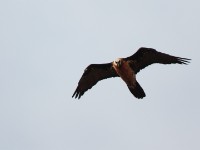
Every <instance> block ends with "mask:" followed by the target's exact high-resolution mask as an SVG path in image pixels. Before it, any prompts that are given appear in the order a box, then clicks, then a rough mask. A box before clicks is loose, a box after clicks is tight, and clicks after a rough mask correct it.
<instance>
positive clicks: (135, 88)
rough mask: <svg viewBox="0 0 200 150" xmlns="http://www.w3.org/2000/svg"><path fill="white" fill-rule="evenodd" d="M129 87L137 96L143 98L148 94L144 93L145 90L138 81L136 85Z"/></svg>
mask: <svg viewBox="0 0 200 150" xmlns="http://www.w3.org/2000/svg"><path fill="white" fill-rule="evenodd" d="M128 89H129V90H130V92H131V93H132V94H133V95H134V96H135V97H136V98H139V99H141V98H143V97H145V96H146V94H145V93H144V90H143V89H142V87H141V86H140V84H139V83H138V82H137V81H136V85H135V86H128Z"/></svg>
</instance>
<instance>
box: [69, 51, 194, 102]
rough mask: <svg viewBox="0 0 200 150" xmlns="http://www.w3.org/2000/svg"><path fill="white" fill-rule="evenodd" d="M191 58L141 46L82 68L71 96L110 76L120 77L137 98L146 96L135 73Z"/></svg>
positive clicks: (183, 61) (81, 93)
mask: <svg viewBox="0 0 200 150" xmlns="http://www.w3.org/2000/svg"><path fill="white" fill-rule="evenodd" d="M190 60H191V59H188V58H181V57H176V56H172V55H169V54H165V53H162V52H159V51H157V50H155V49H153V48H146V47H141V48H139V49H138V50H137V51H136V53H134V54H133V55H131V56H129V57H126V58H117V59H116V60H114V61H112V62H110V63H103V64H90V65H89V66H87V67H86V69H85V70H84V73H83V75H82V77H81V78H80V80H79V82H78V86H77V88H76V90H75V91H74V93H73V95H72V98H73V97H75V98H78V99H80V98H81V96H83V95H84V93H85V92H86V91H87V90H89V89H91V88H92V87H93V86H94V85H96V84H97V82H98V81H101V80H103V79H107V78H111V77H121V79H122V80H123V81H124V82H125V83H126V85H127V87H128V89H129V91H130V92H131V93H132V94H133V96H135V97H136V98H138V99H142V98H144V97H145V96H146V94H145V92H144V90H143V88H142V87H141V86H140V84H139V83H138V82H137V80H136V75H137V73H139V72H140V71H141V70H142V69H144V68H145V67H147V66H149V65H151V64H155V63H159V64H185V65H187V64H189V63H190Z"/></svg>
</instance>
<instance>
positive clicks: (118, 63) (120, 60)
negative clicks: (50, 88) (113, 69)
mask: <svg viewBox="0 0 200 150" xmlns="http://www.w3.org/2000/svg"><path fill="white" fill-rule="evenodd" d="M122 61H123V60H122V59H121V58H118V59H116V60H115V61H114V65H115V66H117V67H121V65H122Z"/></svg>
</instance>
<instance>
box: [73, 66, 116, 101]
mask: <svg viewBox="0 0 200 150" xmlns="http://www.w3.org/2000/svg"><path fill="white" fill-rule="evenodd" d="M110 77H118V74H117V73H116V72H115V70H114V68H113V67H112V63H106V64H91V65H89V66H88V67H87V68H86V69H85V71H84V73H83V75H82V77H81V79H80V80H79V82H78V86H77V88H76V90H75V92H74V94H73V95H72V97H74V96H75V98H77V97H78V99H79V98H80V97H81V96H82V95H83V94H84V93H85V92H86V91H87V90H88V89H91V88H92V87H93V86H94V85H95V84H96V83H97V82H98V81H100V80H103V79H107V78H110Z"/></svg>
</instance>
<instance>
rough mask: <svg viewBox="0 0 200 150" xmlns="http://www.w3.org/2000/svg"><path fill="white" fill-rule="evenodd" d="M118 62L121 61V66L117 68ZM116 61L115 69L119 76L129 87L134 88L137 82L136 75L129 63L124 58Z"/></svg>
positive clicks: (114, 62) (114, 63)
mask: <svg viewBox="0 0 200 150" xmlns="http://www.w3.org/2000/svg"><path fill="white" fill-rule="evenodd" d="M116 61H121V65H120V66H117V64H116ZM116 61H113V62H112V64H113V68H114V69H115V71H116V72H117V74H118V75H119V76H120V77H121V78H122V79H123V80H124V82H125V83H126V84H127V85H129V86H134V85H135V82H136V78H135V73H134V71H133V70H132V69H131V67H130V66H129V63H128V62H127V61H124V60H123V58H120V59H119V58H118V59H117V60H116Z"/></svg>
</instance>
